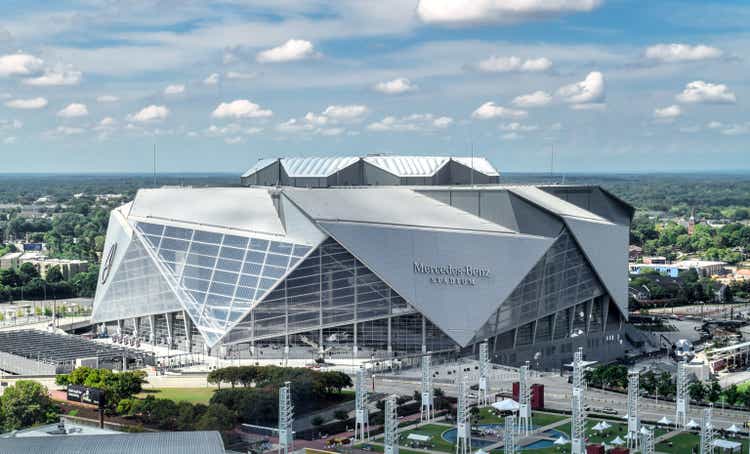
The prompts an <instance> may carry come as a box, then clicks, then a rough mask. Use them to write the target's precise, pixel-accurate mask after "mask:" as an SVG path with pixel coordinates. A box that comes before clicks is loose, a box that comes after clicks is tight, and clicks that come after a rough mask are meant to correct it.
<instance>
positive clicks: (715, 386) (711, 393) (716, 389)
mask: <svg viewBox="0 0 750 454" xmlns="http://www.w3.org/2000/svg"><path fill="white" fill-rule="evenodd" d="M706 394H707V396H706V397H707V398H708V401H709V402H711V403H714V404H715V403H716V402H718V400H719V398H720V397H721V386H720V385H719V382H718V381H716V380H712V381H711V384H710V385H708V392H707V393H706Z"/></svg>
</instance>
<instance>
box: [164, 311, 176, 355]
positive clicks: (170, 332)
mask: <svg viewBox="0 0 750 454" xmlns="http://www.w3.org/2000/svg"><path fill="white" fill-rule="evenodd" d="M164 317H165V318H166V319H167V346H168V347H169V348H172V347H174V313H173V312H167V313H166V314H164Z"/></svg>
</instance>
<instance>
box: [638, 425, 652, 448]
mask: <svg viewBox="0 0 750 454" xmlns="http://www.w3.org/2000/svg"><path fill="white" fill-rule="evenodd" d="M642 430H643V432H641V454H654V431H653V430H652V429H646V428H645V427H644V428H643V429H642Z"/></svg>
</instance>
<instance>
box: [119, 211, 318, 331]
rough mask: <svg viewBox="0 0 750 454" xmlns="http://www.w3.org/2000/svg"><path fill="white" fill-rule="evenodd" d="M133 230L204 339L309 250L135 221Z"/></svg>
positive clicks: (228, 322)
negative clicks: (141, 239) (157, 261)
mask: <svg viewBox="0 0 750 454" xmlns="http://www.w3.org/2000/svg"><path fill="white" fill-rule="evenodd" d="M136 230H137V231H138V232H139V233H140V234H141V236H142V238H143V243H144V244H146V245H147V247H149V248H150V249H151V250H152V252H153V253H154V254H155V256H156V257H158V260H159V262H160V264H161V265H163V270H164V271H165V274H166V275H167V276H168V277H169V278H170V280H171V281H172V282H173V284H174V285H175V286H176V287H177V289H178V291H179V293H180V297H181V299H182V300H183V302H184V309H185V310H186V311H187V312H188V313H189V314H190V316H191V318H192V319H193V321H194V322H195V325H196V327H197V328H198V329H199V330H200V332H201V333H203V334H204V336H206V339H207V340H208V342H209V344H213V343H215V342H217V341H218V340H219V339H220V338H221V337H222V336H223V335H224V333H225V332H226V331H227V329H228V328H229V326H231V325H232V324H233V323H235V322H237V321H238V320H240V319H241V318H242V317H243V316H244V315H245V314H247V312H248V311H249V310H250V308H251V306H252V305H253V303H254V302H256V301H258V300H260V299H262V298H263V296H264V295H265V294H266V293H267V292H268V291H269V290H270V289H271V287H272V286H273V285H275V284H276V283H277V282H278V281H279V280H281V278H282V277H283V276H284V275H285V274H286V273H287V271H288V270H289V269H290V268H292V267H294V266H295V265H296V264H297V263H298V262H299V261H300V260H301V259H302V257H304V256H305V254H307V253H308V252H310V250H311V247H310V246H307V245H303V244H294V243H289V242H284V241H274V240H268V239H262V238H254V237H246V236H238V235H232V234H224V233H217V232H210V231H205V230H197V229H186V228H181V227H175V226H169V225H160V224H154V223H145V222H138V223H137V224H136ZM137 242H138V241H133V243H137Z"/></svg>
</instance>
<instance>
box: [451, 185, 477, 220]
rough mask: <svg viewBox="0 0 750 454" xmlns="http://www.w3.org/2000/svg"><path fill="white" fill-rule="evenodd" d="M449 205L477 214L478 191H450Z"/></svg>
mask: <svg viewBox="0 0 750 454" xmlns="http://www.w3.org/2000/svg"><path fill="white" fill-rule="evenodd" d="M451 205H452V206H454V207H456V208H458V209H459V210H463V211H466V212H467V213H471V214H473V215H474V216H479V193H478V192H477V191H452V192H451Z"/></svg>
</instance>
